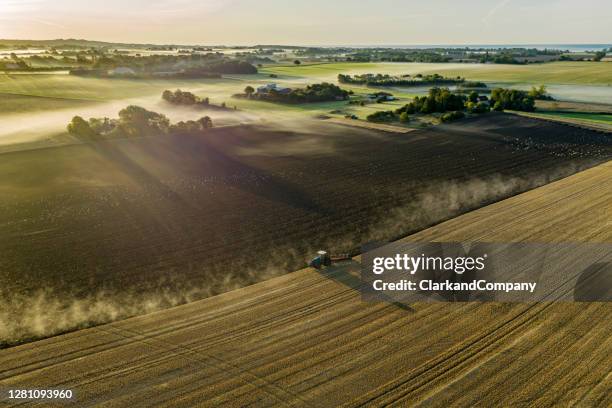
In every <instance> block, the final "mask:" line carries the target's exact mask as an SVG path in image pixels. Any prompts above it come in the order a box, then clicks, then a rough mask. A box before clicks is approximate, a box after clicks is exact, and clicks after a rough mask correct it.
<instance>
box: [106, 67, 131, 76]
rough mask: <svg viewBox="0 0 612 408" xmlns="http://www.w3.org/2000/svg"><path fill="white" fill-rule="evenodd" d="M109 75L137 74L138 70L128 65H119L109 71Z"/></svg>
mask: <svg viewBox="0 0 612 408" xmlns="http://www.w3.org/2000/svg"><path fill="white" fill-rule="evenodd" d="M108 74H109V75H135V74H136V71H134V70H133V69H132V68H128V67H117V68H115V69H111V70H110V71H109V72H108Z"/></svg>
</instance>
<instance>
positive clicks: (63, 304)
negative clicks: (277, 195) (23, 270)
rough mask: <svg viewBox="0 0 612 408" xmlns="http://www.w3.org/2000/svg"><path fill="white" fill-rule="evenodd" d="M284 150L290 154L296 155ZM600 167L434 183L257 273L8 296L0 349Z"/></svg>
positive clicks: (283, 250)
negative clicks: (357, 228)
mask: <svg viewBox="0 0 612 408" xmlns="http://www.w3.org/2000/svg"><path fill="white" fill-rule="evenodd" d="M285 153H286V154H291V151H288V152H285ZM302 153H304V152H302ZM320 153H321V151H317V154H320ZM595 163H596V162H595V161H593V162H583V163H581V164H568V165H560V166H558V167H557V168H555V169H551V170H550V171H547V172H546V174H539V175H533V176H532V177H529V178H521V177H512V176H510V177H509V176H505V175H501V174H493V175H491V176H487V177H475V178H472V179H469V180H464V181H460V182H459V181H457V182H455V181H434V182H432V183H430V184H429V185H428V186H426V187H425V188H424V189H422V190H421V191H420V192H419V193H417V194H416V195H415V196H414V197H413V198H412V199H411V200H409V204H408V205H403V206H400V207H396V208H393V209H391V210H390V211H388V212H387V213H385V214H384V215H383V214H381V215H379V217H378V219H377V220H376V221H373V222H372V223H371V225H370V226H368V225H365V224H364V225H362V226H361V227H362V228H363V229H364V233H363V234H362V235H361V236H360V238H361V240H360V241H355V240H354V238H353V237H352V234H350V233H349V234H344V235H341V236H339V237H329V238H324V239H322V240H321V239H314V240H313V241H312V242H311V243H309V244H307V248H306V250H305V251H304V249H303V248H302V250H301V251H296V250H293V249H292V248H291V247H286V246H282V245H279V246H278V247H276V248H270V250H268V251H266V252H265V257H266V259H267V265H265V266H263V267H258V268H253V267H252V265H251V264H250V263H249V262H244V263H242V264H240V262H233V263H231V265H232V266H231V268H229V267H228V268H224V267H223V266H215V267H213V268H208V269H207V270H206V274H205V275H204V277H198V278H195V279H190V278H189V277H188V276H189V274H185V273H181V274H176V275H174V274H172V273H169V274H167V275H166V276H164V277H163V278H161V279H159V280H158V281H155V282H148V283H147V285H146V289H144V290H143V289H142V288H140V289H138V290H136V289H132V290H130V289H129V288H127V289H124V290H119V289H110V290H109V289H100V290H95V289H94V290H90V291H88V292H89V293H88V294H86V295H84V296H83V295H81V296H73V295H70V294H67V293H65V292H61V291H54V290H53V289H50V288H46V289H43V288H40V289H36V290H32V291H29V292H27V293H24V294H11V293H10V292H7V291H2V292H0V293H2V297H0V346H2V345H5V346H6V345H11V344H15V343H20V342H22V341H25V340H28V339H34V338H41V337H48V336H52V335H55V334H58V333H62V332H65V331H70V330H74V329H78V328H84V327H89V326H92V325H97V324H101V323H106V322H112V321H115V320H118V319H124V318H127V317H130V316H137V315H142V314H147V313H151V312H154V311H158V310H162V309H166V308H168V307H172V306H177V305H181V304H184V303H188V302H193V301H196V300H200V299H204V298H207V297H210V296H214V295H217V294H220V293H224V292H227V291H230V290H234V289H237V288H241V287H244V286H247V285H250V284H253V283H256V282H260V281H263V280H266V279H270V278H272V277H275V276H279V275H282V274H284V273H287V271H289V270H293V269H295V268H296V267H297V266H298V265H302V266H305V264H306V261H307V259H306V258H305V256H304V254H315V253H316V251H317V250H318V249H321V248H324V249H327V250H332V251H356V250H357V248H358V247H359V246H360V245H362V244H363V243H365V242H368V241H375V240H391V239H397V238H399V237H401V236H405V235H406V234H408V233H410V232H414V231H418V230H420V229H423V228H425V227H428V226H430V225H432V224H435V223H438V222H440V221H443V220H446V219H449V218H452V217H454V216H457V215H459V214H461V213H464V212H466V211H469V210H471V209H473V208H478V207H480V206H482V205H484V204H486V203H491V202H494V201H498V200H500V199H503V198H506V197H509V196H512V195H514V194H517V193H519V192H522V191H526V190H529V189H533V188H536V187H539V186H541V185H544V184H547V183H550V182H551V181H554V180H557V179H560V178H563V177H566V176H568V175H570V174H573V173H575V172H577V171H580V170H583V169H585V168H588V167H590V166H592V165H593V164H595ZM357 223H360V221H357ZM315 241H316V242H317V243H315ZM353 253H354V254H356V252H353ZM262 255H263V253H262ZM196 268H197V267H196ZM202 268H207V267H206V266H202ZM182 272H185V271H182ZM198 276H199V275H198Z"/></svg>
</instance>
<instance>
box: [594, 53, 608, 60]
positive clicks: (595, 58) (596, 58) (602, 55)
mask: <svg viewBox="0 0 612 408" xmlns="http://www.w3.org/2000/svg"><path fill="white" fill-rule="evenodd" d="M605 56H606V52H605V51H597V52H596V53H595V56H594V57H593V61H601V60H602V59H603V57H605Z"/></svg>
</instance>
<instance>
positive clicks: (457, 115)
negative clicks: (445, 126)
mask: <svg viewBox="0 0 612 408" xmlns="http://www.w3.org/2000/svg"><path fill="white" fill-rule="evenodd" d="M462 118H465V113H463V112H462V111H452V112H446V113H444V114H442V116H440V120H441V121H442V122H444V123H447V122H452V121H454V120H457V119H462Z"/></svg>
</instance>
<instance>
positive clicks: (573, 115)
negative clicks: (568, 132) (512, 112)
mask: <svg viewBox="0 0 612 408" xmlns="http://www.w3.org/2000/svg"><path fill="white" fill-rule="evenodd" d="M538 114H540V115H546V116H553V117H559V118H565V119H578V120H581V121H588V122H596V123H603V124H607V125H611V124H612V114H599V113H580V112H538Z"/></svg>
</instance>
